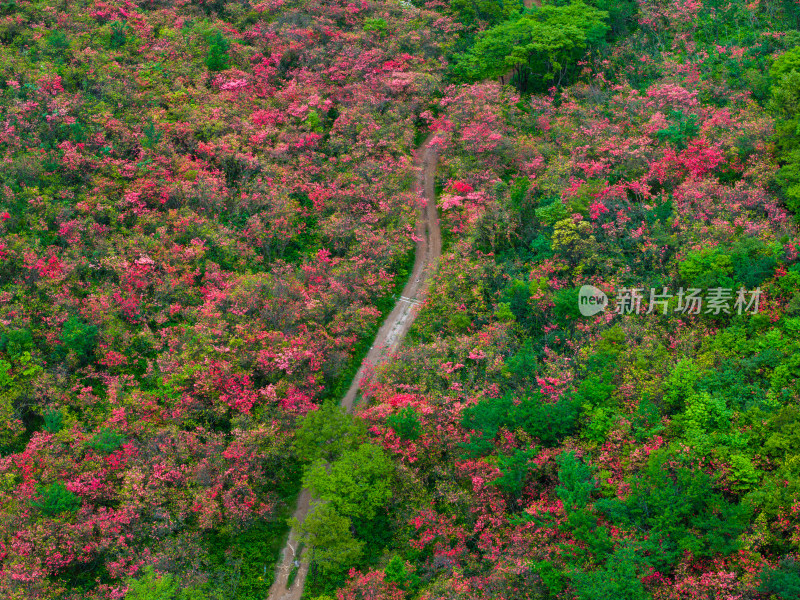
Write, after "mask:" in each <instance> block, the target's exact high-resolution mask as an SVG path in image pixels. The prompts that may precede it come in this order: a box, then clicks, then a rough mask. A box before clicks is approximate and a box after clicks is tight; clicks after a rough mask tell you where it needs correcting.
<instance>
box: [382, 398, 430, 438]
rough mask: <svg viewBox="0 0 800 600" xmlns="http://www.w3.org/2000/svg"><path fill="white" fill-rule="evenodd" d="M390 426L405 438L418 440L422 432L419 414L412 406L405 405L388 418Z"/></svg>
mask: <svg viewBox="0 0 800 600" xmlns="http://www.w3.org/2000/svg"><path fill="white" fill-rule="evenodd" d="M386 422H387V423H388V425H389V427H391V428H392V429H393V430H394V432H395V433H396V434H397V435H398V436H399V437H400V439H403V440H416V439H417V438H419V436H420V435H421V434H422V425H421V424H420V422H419V415H417V412H416V411H415V410H414V409H413V408H411V407H410V406H406V407H403V408H402V409H401V410H400V411H398V412H397V413H395V414H393V415H389V417H388V418H387V419H386Z"/></svg>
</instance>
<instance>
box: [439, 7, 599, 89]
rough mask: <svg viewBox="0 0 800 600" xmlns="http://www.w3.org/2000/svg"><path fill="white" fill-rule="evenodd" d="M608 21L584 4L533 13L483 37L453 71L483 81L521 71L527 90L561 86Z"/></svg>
mask: <svg viewBox="0 0 800 600" xmlns="http://www.w3.org/2000/svg"><path fill="white" fill-rule="evenodd" d="M607 18H608V13H607V12H605V11H602V10H597V9H596V8H593V7H590V6H587V5H586V4H584V3H583V2H580V1H578V2H574V3H572V4H570V5H568V6H551V5H546V6H542V7H533V8H532V9H529V10H526V11H525V12H524V13H523V14H522V15H521V16H519V17H518V18H516V19H510V20H508V21H504V22H502V23H500V24H499V25H496V26H495V27H492V28H491V29H487V30H485V31H483V32H481V33H479V34H478V35H477V38H476V42H475V45H474V47H473V48H472V49H471V50H470V51H469V52H466V53H464V54H461V55H459V56H458V57H457V61H456V65H455V68H454V70H455V72H456V73H457V74H459V75H460V76H461V77H464V78H466V79H470V80H480V79H487V78H491V79H496V78H498V77H500V76H502V75H505V74H506V73H508V71H509V70H510V69H517V70H518V75H519V80H520V87H521V88H522V89H523V90H527V89H528V88H534V89H544V88H545V87H547V86H549V85H552V84H553V83H555V84H556V85H559V84H560V83H561V82H562V80H563V78H564V76H565V74H566V73H567V71H568V69H569V68H570V67H571V66H573V64H574V63H575V61H577V60H578V59H579V58H580V55H581V53H582V52H583V51H584V50H585V49H586V47H587V46H589V45H593V44H598V43H600V42H601V41H603V39H604V38H605V35H606V32H607V31H608V25H607V24H606V21H605V20H606V19H607Z"/></svg>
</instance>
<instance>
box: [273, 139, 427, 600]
mask: <svg viewBox="0 0 800 600" xmlns="http://www.w3.org/2000/svg"><path fill="white" fill-rule="evenodd" d="M432 137H433V136H430V137H428V139H426V140H425V142H423V144H422V146H420V147H419V148H418V149H417V152H416V155H415V160H414V162H415V164H416V165H417V166H419V167H420V172H419V175H418V177H417V182H416V189H417V190H418V192H419V193H420V194H421V196H422V197H424V198H425V205H424V207H422V208H420V218H418V219H417V238H418V240H419V241H418V242H417V250H416V255H415V259H414V269H413V271H412V273H411V277H409V279H408V283H406V285H405V287H404V288H403V292H402V294H401V296H400V299H399V300H398V301H397V303H396V304H395V306H394V309H392V312H391V313H389V316H388V317H387V318H386V320H385V321H384V323H383V325H382V326H381V328H380V329H379V330H378V334H377V335H376V336H375V341H374V343H373V345H372V347H371V348H370V350H369V352H368V353H367V355H366V356H365V357H364V360H363V362H362V363H361V367H360V368H359V370H358V373H356V376H355V377H354V378H353V382H352V384H351V385H350V389H348V390H347V393H346V394H345V395H344V397H343V398H342V401H341V404H342V406H344V408H345V410H346V411H347V412H348V413H350V412H352V411H353V404H354V403H355V399H356V396H357V395H358V390H359V388H360V386H361V380H362V379H363V378H364V376H365V375H367V374H368V373H370V372H371V371H372V370H373V369H374V367H375V366H376V365H378V364H379V363H381V362H383V361H384V360H386V359H387V358H388V357H389V355H390V354H391V353H392V352H393V351H394V350H396V349H397V347H398V346H399V345H400V342H402V340H403V338H404V337H405V335H406V333H407V332H408V330H409V328H410V327H411V324H412V323H413V322H414V319H415V318H416V315H417V311H418V308H417V307H418V306H419V305H420V304H421V303H422V302H423V301H424V299H425V296H426V294H427V290H428V285H429V283H430V276H431V275H432V274H433V272H434V271H435V269H436V265H437V264H438V262H439V257H440V256H441V254H442V234H441V230H440V229H439V214H438V211H437V208H436V192H435V191H434V176H435V173H436V163H437V160H438V156H437V153H436V150H435V149H434V148H431V147H430V146H429V142H430V141H431V139H432ZM310 506H311V493H310V492H309V491H308V490H307V489H305V488H304V489H303V490H302V491H301V492H300V496H299V497H298V499H297V508H296V509H295V511H294V515H292V516H293V517H294V518H295V519H296V520H297V522H298V523H302V522H303V521H304V520H305V518H306V515H307V514H308V511H309V509H310ZM299 537H300V532H299V531H298V528H297V527H292V529H291V530H290V531H289V538H288V540H287V542H286V547H285V548H284V549H283V551H282V559H281V561H280V564H279V565H278V568H277V571H276V573H275V581H274V582H273V584H272V588H271V589H270V591H269V598H268V600H300V597H301V596H302V595H303V587H304V585H305V581H306V576H307V575H308V568H309V561H308V555H307V553H305V552H304V553H302V554H301V556H300V568H299V570H298V572H297V576H296V577H295V580H294V582H293V583H292V586H291V588H288V589H287V587H286V584H287V582H288V580H289V573H290V572H291V570H292V565H293V563H294V561H295V553H296V551H297V546H298V543H299Z"/></svg>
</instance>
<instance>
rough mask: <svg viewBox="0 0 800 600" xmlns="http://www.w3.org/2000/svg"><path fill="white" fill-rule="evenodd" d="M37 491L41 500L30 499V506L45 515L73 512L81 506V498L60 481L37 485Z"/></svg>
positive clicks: (51, 515)
mask: <svg viewBox="0 0 800 600" xmlns="http://www.w3.org/2000/svg"><path fill="white" fill-rule="evenodd" d="M37 492H38V495H39V497H40V498H41V500H31V506H34V507H36V508H38V509H39V510H40V511H41V512H42V514H43V515H45V516H48V517H53V516H55V515H59V514H62V513H65V512H68V513H75V512H78V509H79V508H80V507H81V499H80V498H78V497H77V496H76V495H75V494H73V493H72V492H70V491H69V490H68V489H67V488H66V486H65V485H64V484H63V483H61V482H56V483H51V484H50V485H46V486H39V487H38V488H37Z"/></svg>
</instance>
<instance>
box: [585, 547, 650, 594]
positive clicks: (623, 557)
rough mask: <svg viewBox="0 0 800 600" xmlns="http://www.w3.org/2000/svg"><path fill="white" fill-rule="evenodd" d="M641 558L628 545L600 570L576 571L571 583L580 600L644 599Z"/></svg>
mask: <svg viewBox="0 0 800 600" xmlns="http://www.w3.org/2000/svg"><path fill="white" fill-rule="evenodd" d="M642 562H643V561H642V557H641V556H639V555H638V553H637V552H636V549H635V548H634V546H633V545H631V544H626V545H624V546H620V547H619V548H617V549H616V550H615V551H614V554H613V555H612V556H610V557H609V558H608V560H607V561H606V564H605V566H604V567H603V568H601V569H598V570H596V571H591V572H588V573H586V572H580V571H579V572H577V573H575V574H573V576H572V581H573V584H574V585H575V590H576V592H577V593H578V599H579V600H606V599H608V598H614V599H615V600H647V599H648V598H651V596H650V594H648V593H646V592H645V589H644V586H643V585H642V581H641V571H642Z"/></svg>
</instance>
